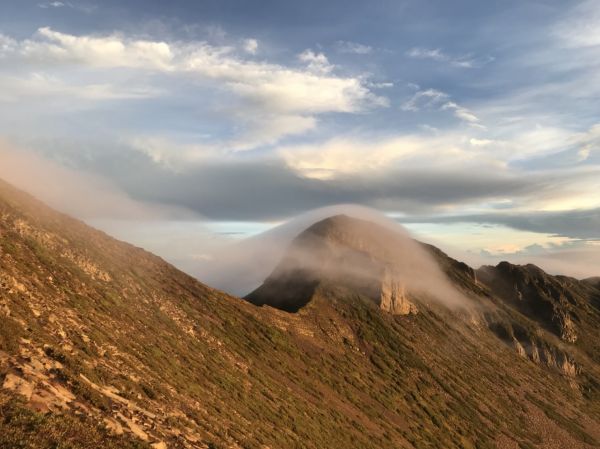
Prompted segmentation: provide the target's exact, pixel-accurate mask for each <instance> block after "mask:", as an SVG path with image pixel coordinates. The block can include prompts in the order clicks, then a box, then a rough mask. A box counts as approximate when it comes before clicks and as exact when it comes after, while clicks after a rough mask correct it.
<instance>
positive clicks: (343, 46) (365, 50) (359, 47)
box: [335, 41, 373, 55]
mask: <svg viewBox="0 0 600 449" xmlns="http://www.w3.org/2000/svg"><path fill="white" fill-rule="evenodd" d="M335 47H336V49H337V51H339V52H340V53H353V54H356V55H366V54H369V53H371V52H372V51H373V47H371V46H369V45H364V44H359V43H358V42H350V41H337V42H336V43H335Z"/></svg>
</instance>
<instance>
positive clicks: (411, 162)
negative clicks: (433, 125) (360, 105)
mask: <svg viewBox="0 0 600 449" xmlns="http://www.w3.org/2000/svg"><path fill="white" fill-rule="evenodd" d="M461 140H462V139H461V138H459V137H458V136H455V135H451V134H447V135H444V136H419V135H401V136H395V137H389V138H386V139H380V140H376V141H372V140H369V139H365V138H350V137H343V138H342V137H340V138H334V139H330V140H328V141H325V142H322V143H318V144H314V145H312V144H307V145H295V146H288V147H284V148H281V149H280V150H279V154H280V156H281V157H282V158H283V159H284V161H285V162H286V164H287V165H288V166H289V167H290V168H292V169H293V170H294V171H296V172H297V173H298V174H300V175H301V176H303V177H306V178H314V179H334V178H337V177H339V176H344V175H352V174H360V175H365V176H369V171H386V170H389V169H390V168H391V166H393V165H394V164H401V165H402V167H404V168H408V167H421V168H423V167H427V168H428V169H431V168H432V167H433V166H438V165H439V166H442V165H444V166H446V167H450V166H454V165H456V164H458V165H463V166H464V164H466V163H471V162H470V161H473V160H474V158H479V159H478V162H477V163H480V164H481V166H482V167H483V166H489V165H490V161H489V160H486V159H485V158H482V157H480V156H479V155H477V154H472V153H469V151H468V149H465V148H463V147H462V144H461Z"/></svg>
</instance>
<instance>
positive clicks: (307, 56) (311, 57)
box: [298, 49, 334, 73]
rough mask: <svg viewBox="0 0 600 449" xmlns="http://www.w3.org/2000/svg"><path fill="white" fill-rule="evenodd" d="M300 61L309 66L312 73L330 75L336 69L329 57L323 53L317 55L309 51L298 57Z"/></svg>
mask: <svg viewBox="0 0 600 449" xmlns="http://www.w3.org/2000/svg"><path fill="white" fill-rule="evenodd" d="M298 59H299V60H300V61H302V62H304V63H306V64H307V65H308V69H309V70H310V71H311V72H316V73H329V72H331V71H332V70H333V69H334V66H333V65H332V64H330V63H329V60H328V59H327V56H325V55H324V54H323V53H315V52H314V51H312V50H310V49H307V50H304V51H303V52H302V53H300V54H299V55H298Z"/></svg>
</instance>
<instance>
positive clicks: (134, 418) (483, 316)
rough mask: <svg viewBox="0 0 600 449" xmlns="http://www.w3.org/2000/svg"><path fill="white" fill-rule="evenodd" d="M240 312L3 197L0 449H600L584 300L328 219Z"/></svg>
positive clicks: (63, 220) (214, 293)
mask: <svg viewBox="0 0 600 449" xmlns="http://www.w3.org/2000/svg"><path fill="white" fill-rule="evenodd" d="M415 261H418V262H419V263H418V264H416V262H415ZM430 269H433V271H430ZM446 287H449V288H450V290H447V291H446V290H445V288H446ZM452 290H454V291H455V292H458V294H460V296H461V297H466V298H467V300H468V303H466V305H463V304H461V305H460V306H459V307H456V305H455V304H454V303H453V302H452V301H444V298H447V297H451V296H452V295H453V294H454V293H451V291H452ZM250 298H251V299H252V300H254V301H255V302H256V303H258V304H265V306H263V307H256V306H255V305H253V304H251V303H249V302H247V301H244V300H242V299H240V298H235V297H232V296H230V295H227V294H225V293H222V292H220V291H218V290H215V289H212V288H210V287H208V286H206V285H204V284H202V283H200V282H198V281H197V280H195V279H193V278H191V277H190V276H187V275H186V274H184V273H182V272H180V271H178V270H177V269H175V268H174V267H172V266H171V265H169V264H168V263H166V262H165V261H163V260H162V259H160V258H159V257H156V256H154V255H152V254H150V253H148V252H146V251H144V250H142V249H140V248H136V247H133V246H131V245H128V244H126V243H123V242H119V241H117V240H115V239H112V238H111V237H109V236H107V235H106V234H104V233H102V232H99V231H96V230H94V229H92V228H90V227H88V226H86V225H85V224H84V223H82V222H80V221H77V220H74V219H72V218H70V217H68V216H65V215H63V214H60V213H58V212H56V211H53V210H51V209H50V208H48V207H46V206H44V205H43V204H42V203H40V202H39V201H37V200H35V199H34V198H32V197H31V196H29V195H27V194H25V193H23V192H20V191H18V190H17V189H14V188H13V187H11V186H9V185H7V184H5V183H3V182H1V181H0V386H1V387H2V388H1V389H0V447H3V448H4V447H7V448H44V449H46V448H55V447H63V446H65V445H67V444H68V445H69V447H71V448H96V447H102V448H148V449H152V448H154V449H165V448H198V449H199V448H223V449H224V448H252V449H255V448H256V449H265V448H269V447H270V448H282V449H286V448H298V447H302V448H309V449H320V448H323V447H328V448H333V449H335V448H360V449H381V448H406V449H414V448H440V449H442V448H443V449H453V448H456V449H458V448H499V449H505V448H506V449H512V448H585V449H590V448H594V447H598V445H599V444H600V443H599V442H600V384H599V382H598V379H600V369H599V366H600V356H599V345H598V341H600V335H599V334H598V332H599V329H600V290H598V289H597V287H596V286H595V285H594V284H593V283H590V282H580V281H577V280H575V279H571V278H563V277H553V276H549V275H547V274H546V273H543V272H541V270H540V271H538V270H536V269H534V268H532V267H519V266H514V265H501V266H498V267H493V268H485V269H483V271H481V270H480V271H477V272H475V270H472V269H471V268H469V267H467V266H466V265H465V264H462V263H460V262H458V261H455V260H453V259H451V258H449V257H448V256H446V255H445V254H443V253H442V252H441V251H439V250H437V249H435V248H433V247H430V246H427V245H422V244H419V243H417V242H414V241H412V240H410V239H409V238H408V237H407V236H405V235H403V234H401V233H400V234H399V233H397V232H396V231H395V230H394V229H393V228H390V227H388V226H386V225H380V224H373V223H369V222H367V221H363V220H357V219H353V218H349V217H343V216H336V217H333V218H330V219H327V220H324V221H322V222H319V223H316V224H315V225H313V226H311V227H310V228H308V229H307V230H306V231H305V232H303V233H301V234H300V235H299V236H298V238H297V239H296V240H295V241H294V242H293V244H292V246H291V248H290V252H288V254H287V256H286V257H285V258H284V259H283V260H282V262H281V264H280V265H279V267H277V269H276V270H275V271H274V272H273V274H272V275H271V276H270V277H269V279H267V280H266V281H265V284H264V285H263V286H262V287H260V288H259V289H258V290H257V291H256V292H254V293H253V294H252V295H250ZM268 304H271V305H273V306H277V307H279V308H281V309H285V310H289V311H294V312H295V313H289V312H288V311H285V310H279V309H278V308H276V307H270V306H268ZM382 309H383V310H382ZM390 312H391V313H390Z"/></svg>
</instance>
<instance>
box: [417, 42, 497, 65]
mask: <svg viewBox="0 0 600 449" xmlns="http://www.w3.org/2000/svg"><path fill="white" fill-rule="evenodd" d="M406 55H407V56H408V57H409V58H413V59H430V60H433V61H437V62H446V63H448V64H450V65H451V66H454V67H461V68H468V69H472V68H478V67H482V66H484V65H486V64H488V63H490V62H492V61H493V60H494V58H493V57H491V56H487V57H485V58H475V57H473V55H464V56H459V57H453V56H450V55H448V54H446V53H444V52H443V51H442V50H441V49H439V48H421V47H414V48H411V49H410V50H408V51H407V52H406Z"/></svg>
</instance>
